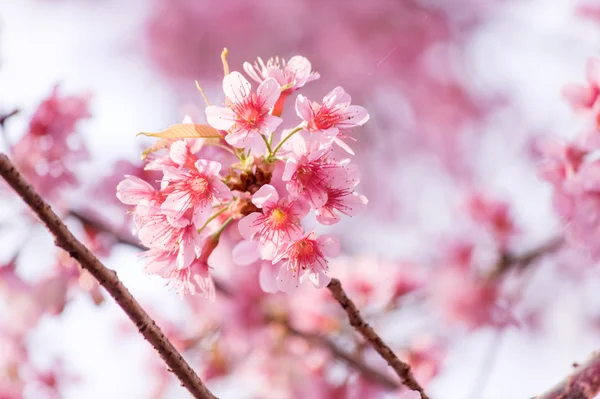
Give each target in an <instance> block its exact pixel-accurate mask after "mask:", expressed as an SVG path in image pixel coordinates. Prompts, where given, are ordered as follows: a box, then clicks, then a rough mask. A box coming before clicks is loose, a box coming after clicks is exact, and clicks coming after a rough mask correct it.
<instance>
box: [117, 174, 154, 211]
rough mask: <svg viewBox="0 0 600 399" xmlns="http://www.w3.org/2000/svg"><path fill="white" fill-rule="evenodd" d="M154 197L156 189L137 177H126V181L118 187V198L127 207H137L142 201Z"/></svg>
mask: <svg viewBox="0 0 600 399" xmlns="http://www.w3.org/2000/svg"><path fill="white" fill-rule="evenodd" d="M153 196H154V188H153V187H152V186H151V185H150V184H149V183H148V182H146V181H144V180H142V179H140V178H139V177H136V176H131V175H125V180H123V181H121V182H120V183H119V184H118V185H117V198H118V199H119V201H121V202H122V203H124V204H127V205H137V204H138V203H139V202H140V201H141V200H144V199H149V198H152V197H153Z"/></svg>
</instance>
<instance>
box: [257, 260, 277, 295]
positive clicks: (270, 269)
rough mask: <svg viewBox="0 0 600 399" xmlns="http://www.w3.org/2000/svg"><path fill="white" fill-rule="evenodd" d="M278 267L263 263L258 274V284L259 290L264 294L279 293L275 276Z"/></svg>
mask: <svg viewBox="0 0 600 399" xmlns="http://www.w3.org/2000/svg"><path fill="white" fill-rule="evenodd" d="M280 267H281V266H280V265H278V264H276V265H273V264H271V263H270V262H264V263H263V265H262V266H261V268H260V271H259V272H258V282H259V284H260V288H262V290H263V291H264V292H267V293H269V294H274V293H276V292H279V285H278V284H277V274H278V272H279V269H280Z"/></svg>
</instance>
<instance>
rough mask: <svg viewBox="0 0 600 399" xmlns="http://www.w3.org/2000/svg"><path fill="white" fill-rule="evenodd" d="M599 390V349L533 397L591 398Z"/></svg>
mask: <svg viewBox="0 0 600 399" xmlns="http://www.w3.org/2000/svg"><path fill="white" fill-rule="evenodd" d="M599 392H600V351H599V352H595V353H594V354H592V356H591V357H590V359H589V360H588V361H587V362H586V363H585V364H583V365H581V366H578V367H577V368H576V369H575V371H573V373H571V374H570V375H568V376H567V377H566V378H565V379H564V380H562V381H561V382H560V383H559V384H558V385H556V386H555V387H554V388H552V389H551V390H549V391H548V392H546V393H544V394H542V395H540V396H536V398H535V399H592V398H595V397H596V395H597V394H598V393H599Z"/></svg>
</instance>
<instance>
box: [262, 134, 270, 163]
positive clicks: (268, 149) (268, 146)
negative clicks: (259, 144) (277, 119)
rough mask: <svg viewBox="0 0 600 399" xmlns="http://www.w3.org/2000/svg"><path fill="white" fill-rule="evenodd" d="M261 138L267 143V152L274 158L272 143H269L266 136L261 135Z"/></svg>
mask: <svg viewBox="0 0 600 399" xmlns="http://www.w3.org/2000/svg"><path fill="white" fill-rule="evenodd" d="M260 137H262V139H263V141H264V142H265V145H266V146H267V151H269V157H271V156H273V150H271V143H269V140H268V139H267V137H266V136H265V135H264V134H261V135H260ZM271 137H273V134H272V133H271Z"/></svg>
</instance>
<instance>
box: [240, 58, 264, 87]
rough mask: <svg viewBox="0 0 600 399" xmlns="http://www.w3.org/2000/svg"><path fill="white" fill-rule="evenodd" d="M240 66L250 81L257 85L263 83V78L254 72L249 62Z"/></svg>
mask: <svg viewBox="0 0 600 399" xmlns="http://www.w3.org/2000/svg"><path fill="white" fill-rule="evenodd" d="M242 66H243V68H244V71H246V73H247V74H248V76H250V79H252V80H254V81H255V82H258V83H260V82H262V81H263V78H262V77H261V76H259V75H258V73H257V72H256V69H254V67H253V66H252V64H250V63H249V62H244V65H242Z"/></svg>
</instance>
